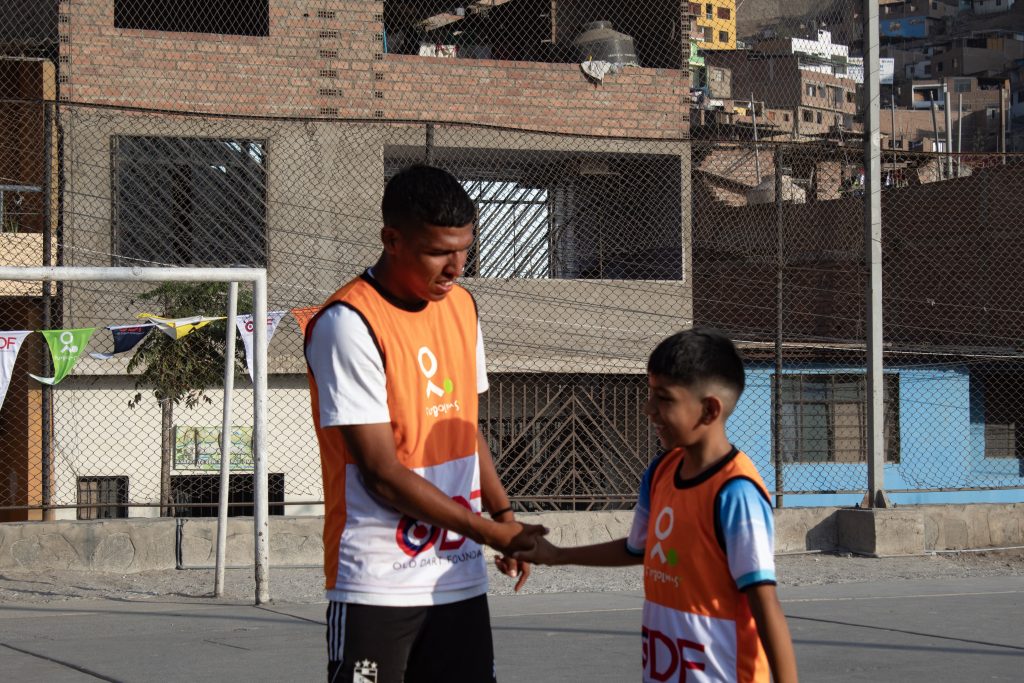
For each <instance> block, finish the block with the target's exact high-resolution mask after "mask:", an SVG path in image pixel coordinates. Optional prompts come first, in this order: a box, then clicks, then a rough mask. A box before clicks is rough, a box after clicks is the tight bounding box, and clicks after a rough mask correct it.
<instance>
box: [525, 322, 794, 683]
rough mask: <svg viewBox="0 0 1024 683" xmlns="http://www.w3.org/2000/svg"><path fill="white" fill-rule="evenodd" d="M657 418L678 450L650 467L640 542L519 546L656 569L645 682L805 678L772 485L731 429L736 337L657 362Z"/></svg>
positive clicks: (699, 335)
mask: <svg viewBox="0 0 1024 683" xmlns="http://www.w3.org/2000/svg"><path fill="white" fill-rule="evenodd" d="M647 374H648V385H649V390H650V394H649V398H648V400H647V415H648V417H649V418H650V420H651V423H652V424H653V425H654V427H655V429H656V430H657V432H658V437H659V438H660V440H661V444H662V446H664V447H665V449H666V452H664V453H662V454H660V455H659V456H658V457H657V458H655V459H654V461H653V462H652V463H651V464H650V466H649V467H648V468H647V472H646V473H645V474H644V477H643V480H642V481H641V484H640V498H639V501H638V503H637V508H636V512H635V513H634V517H633V528H632V530H631V532H630V534H629V537H628V538H624V539H620V540H617V541H609V542H608V543H602V544H598V545H591V546H580V547H576V548H557V547H555V546H553V545H551V544H550V543H548V542H547V541H546V540H544V539H543V538H538V540H537V545H536V546H535V547H534V549H533V550H531V551H526V552H520V553H516V557H518V558H520V559H526V560H530V561H531V562H537V563H539V564H583V565H591V566H626V565H631V564H640V563H643V565H644V598H645V600H644V612H643V628H642V630H641V640H642V650H641V652H642V655H641V660H642V663H643V680H644V681H645V683H646V682H649V681H697V682H699V683H731V682H733V681H743V682H747V681H757V682H764V683H767V682H768V681H769V674H770V675H771V677H772V678H773V679H774V680H775V681H776V683H796V680H797V672H796V658H795V657H794V655H793V643H792V640H791V639H790V636H789V628H788V627H787V626H786V618H785V616H784V615H783V613H782V608H781V606H780V605H779V600H778V597H777V596H776V593H775V562H774V556H773V546H774V543H773V522H772V512H771V506H770V504H769V498H768V492H767V490H766V489H765V486H764V482H763V481H762V480H761V476H760V474H758V472H757V469H756V468H755V467H754V463H753V462H751V460H750V458H748V457H747V455H746V454H745V453H743V452H741V451H739V450H737V449H736V448H735V447H734V446H733V445H732V444H731V443H729V439H728V437H727V436H726V434H725V421H726V419H727V418H728V417H729V415H730V414H731V413H732V410H733V408H735V406H736V402H737V401H738V400H739V397H740V394H741V393H743V385H744V372H743V361H742V360H741V359H740V355H739V353H738V352H737V350H736V347H735V346H733V344H732V342H731V341H730V340H729V339H728V338H726V337H725V336H723V335H722V334H721V333H719V332H717V331H715V330H711V329H706V328H705V329H694V330H687V331H685V332H680V333H678V334H675V335H673V336H671V337H669V338H668V339H666V340H664V341H663V342H661V344H659V345H658V347H657V348H656V349H655V350H654V352H653V353H652V354H651V357H650V359H649V361H648V363H647Z"/></svg>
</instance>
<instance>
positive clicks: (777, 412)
mask: <svg viewBox="0 0 1024 683" xmlns="http://www.w3.org/2000/svg"><path fill="white" fill-rule="evenodd" d="M782 227H783V223H782V148H781V147H776V148H775V387H774V391H773V393H774V395H773V399H774V400H773V401H772V454H773V456H774V466H775V507H776V508H781V507H782V506H783V494H782V491H783V488H784V487H785V479H784V477H783V472H782V287H783V277H782V270H783V267H784V265H785V260H784V258H783V255H782V253H783V252H782V241H783V240H782Z"/></svg>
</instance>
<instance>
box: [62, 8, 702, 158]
mask: <svg viewBox="0 0 1024 683" xmlns="http://www.w3.org/2000/svg"><path fill="white" fill-rule="evenodd" d="M60 9H61V12H62V14H63V15H65V16H66V17H67V21H62V22H61V24H60V26H61V46H60V47H61V56H62V64H61V67H62V71H61V73H62V76H63V79H62V86H61V96H62V98H63V99H66V100H69V101H76V102H88V103H99V104H109V105H121V106H133V107H143V108H152V109H166V110H173V111H198V112H215V113H224V114H241V115H261V116H303V117H308V116H312V117H318V116H327V117H335V116H337V117H340V118H349V117H351V118H370V119H373V118H377V119H412V120H437V121H459V122H465V123H484V124H493V125H508V126H515V127H520V128H528V129H536V130H545V131H555V132H564V133H585V134H594V135H603V136H617V137H653V138H675V137H680V136H682V135H685V134H686V132H687V130H688V123H687V113H688V109H689V81H688V78H687V75H686V74H685V73H684V72H682V71H676V70H663V69H640V68H632V67H631V68H627V69H626V70H625V71H623V72H622V73H620V74H615V75H610V76H608V77H607V78H606V80H605V81H604V83H603V84H594V83H591V82H590V81H588V80H587V79H586V77H585V76H584V75H583V73H582V72H581V70H580V68H579V65H577V64H544V63H533V62H509V61H497V60H470V59H460V60H455V59H443V58H427V57H418V56H409V55H384V54H382V32H383V24H382V22H381V16H382V15H381V13H382V12H383V3H382V2H352V1H349V2H344V1H341V0H319V1H316V2H313V1H312V0H271V3H270V36H267V37H252V36H226V35H213V34H189V33H164V32H156V31H142V30H131V29H118V28H115V27H114V0H75V2H74V3H70V2H67V0H62V2H61V5H60ZM325 11H326V12H327V13H329V14H330V16H327V17H324V16H321V13H322V12H325ZM332 32H333V33H332ZM332 53H333V54H332Z"/></svg>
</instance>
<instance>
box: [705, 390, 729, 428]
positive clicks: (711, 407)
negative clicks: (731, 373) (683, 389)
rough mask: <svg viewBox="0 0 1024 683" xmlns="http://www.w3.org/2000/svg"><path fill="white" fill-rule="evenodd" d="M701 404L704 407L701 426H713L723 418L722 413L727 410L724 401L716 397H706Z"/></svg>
mask: <svg viewBox="0 0 1024 683" xmlns="http://www.w3.org/2000/svg"><path fill="white" fill-rule="evenodd" d="M701 404H702V405H703V407H704V409H703V411H702V412H701V416H700V421H701V424H706V425H708V424H711V423H712V422H714V421H715V420H717V419H718V418H719V417H721V415H722V411H723V410H725V405H724V404H723V403H722V399H720V398H718V397H717V396H715V395H711V396H705V397H704V398H703V399H702V400H701Z"/></svg>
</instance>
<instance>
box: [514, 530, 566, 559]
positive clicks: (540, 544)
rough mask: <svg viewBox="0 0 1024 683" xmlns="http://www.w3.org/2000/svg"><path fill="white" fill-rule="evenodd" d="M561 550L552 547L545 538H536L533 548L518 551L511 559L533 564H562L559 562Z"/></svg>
mask: <svg viewBox="0 0 1024 683" xmlns="http://www.w3.org/2000/svg"><path fill="white" fill-rule="evenodd" d="M561 550H562V549H561V548H559V547H558V546H556V545H553V544H552V543H551V542H550V541H548V540H547V539H546V538H543V537H542V536H538V537H537V542H536V543H535V544H534V546H533V548H530V549H527V550H520V551H519V552H517V553H515V554H513V555H512V557H514V558H515V559H517V560H520V561H525V562H533V563H534V564H562V562H560V561H559V554H560V553H561Z"/></svg>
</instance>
